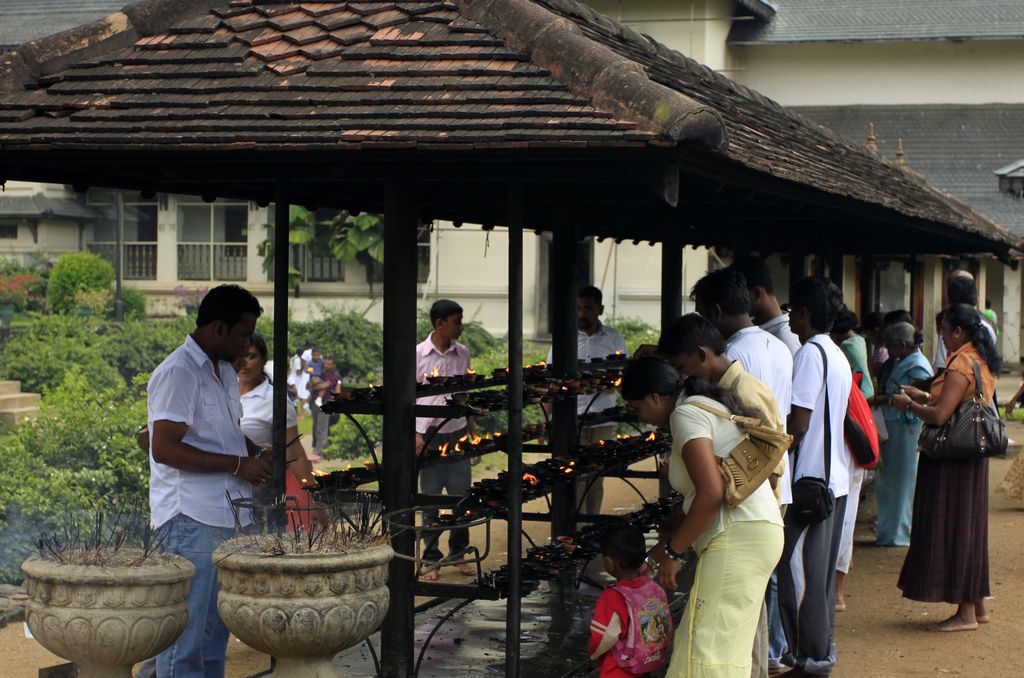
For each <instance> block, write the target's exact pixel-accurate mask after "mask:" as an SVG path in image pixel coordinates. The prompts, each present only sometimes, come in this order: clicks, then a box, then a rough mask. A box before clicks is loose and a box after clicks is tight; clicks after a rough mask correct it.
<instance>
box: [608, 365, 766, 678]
mask: <svg viewBox="0 0 1024 678" xmlns="http://www.w3.org/2000/svg"><path fill="white" fill-rule="evenodd" d="M622 397H623V398H624V399H625V400H626V401H627V402H628V403H629V405H630V407H631V408H632V409H633V410H634V411H635V412H636V413H637V415H638V416H639V418H640V420H641V421H645V422H647V423H650V424H654V425H656V426H659V427H670V428H671V431H672V456H671V458H670V460H669V482H670V483H671V485H672V487H673V489H675V490H676V491H677V492H679V493H680V494H681V495H682V496H683V512H682V515H681V516H680V518H679V519H677V520H674V521H672V522H673V523H674V524H672V525H671V526H670V527H669V528H668V529H667V530H666V532H665V533H663V535H662V540H661V541H660V542H659V543H658V545H657V546H655V547H654V548H653V549H652V550H651V553H650V555H651V557H652V558H654V559H655V560H656V561H657V562H658V564H659V573H658V579H659V581H660V582H661V584H662V585H663V586H665V587H666V588H668V589H675V588H676V575H677V573H678V567H679V559H680V558H681V557H682V554H683V553H684V552H685V551H686V550H687V549H689V548H690V547H691V546H692V547H693V548H694V549H695V550H696V552H697V555H698V560H697V570H696V575H695V579H694V583H693V588H692V589H691V591H690V600H689V603H688V604H687V607H686V612H685V613H684V615H683V619H682V621H681V623H680V624H679V629H678V630H677V632H676V638H675V646H674V650H673V654H672V661H671V664H670V665H669V669H668V673H667V674H666V675H667V676H668V678H683V677H687V678H689V677H698V676H708V677H710V676H715V677H716V678H747V677H748V676H749V675H750V664H751V655H750V648H751V646H752V645H753V641H754V632H755V630H756V628H757V621H758V616H759V615H760V612H761V603H762V601H763V600H764V592H765V588H766V587H767V585H768V578H769V577H770V576H771V573H772V570H774V569H775V565H776V564H777V563H778V560H779V557H780V556H781V555H782V545H783V535H782V515H781V513H780V512H779V505H778V503H777V502H776V501H775V495H774V494H773V493H772V488H771V485H770V484H769V483H767V482H765V483H764V485H762V486H761V487H760V488H758V489H757V490H756V491H755V492H754V493H753V494H752V495H750V496H749V497H748V498H747V499H746V500H745V501H744V502H743V503H742V504H740V505H739V506H735V507H730V506H729V505H728V504H726V503H725V501H724V495H725V486H724V483H723V480H722V476H721V475H720V473H719V470H718V459H719V458H722V457H726V456H728V455H729V453H730V451H732V449H733V448H734V447H735V446H736V444H737V443H738V442H740V441H741V440H742V439H743V435H744V434H743V432H742V431H741V430H740V429H739V427H738V426H737V425H736V424H734V423H732V422H731V421H729V420H728V418H722V417H718V416H716V415H715V414H713V413H711V412H708V411H706V410H704V409H701V407H700V406H703V407H708V408H712V409H714V410H717V411H719V412H721V413H723V414H726V415H729V414H742V415H746V416H755V417H758V418H760V415H759V414H758V413H754V412H747V411H746V410H745V408H743V407H742V406H741V405H740V404H739V401H738V400H737V398H736V397H735V395H734V394H733V393H732V392H731V391H727V390H724V389H722V388H719V387H717V386H713V385H711V384H709V383H708V382H707V381H704V380H702V379H698V378H688V377H682V378H680V376H679V374H678V373H677V372H676V371H675V370H674V369H673V368H672V367H671V366H670V365H668V364H667V363H664V362H662V361H661V360H659V359H657V358H644V359H641V360H638V361H636V362H635V363H633V364H632V365H630V366H629V367H628V368H627V369H626V371H625V373H624V374H623V377H622Z"/></svg>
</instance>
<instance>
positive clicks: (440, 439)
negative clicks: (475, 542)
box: [416, 299, 474, 581]
mask: <svg viewBox="0 0 1024 678" xmlns="http://www.w3.org/2000/svg"><path fill="white" fill-rule="evenodd" d="M430 323H431V325H432V326H433V328H434V329H433V331H432V332H431V333H430V335H429V336H427V338H426V339H424V340H423V342H422V343H420V344H419V345H417V346H416V376H417V378H418V379H419V381H420V382H421V383H426V382H427V377H430V376H442V377H451V376H457V375H462V374H465V373H466V372H467V371H468V370H469V349H468V348H466V347H465V346H463V345H462V344H460V343H459V342H458V341H457V339H458V338H459V337H460V336H461V335H462V307H461V306H459V305H458V304H457V303H455V302H454V301H451V300H449V299H439V300H437V301H435V302H434V305H433V306H431V307H430ZM444 401H445V396H443V395H438V396H428V397H425V398H420V399H418V400H417V401H416V403H417V404H418V405H444ZM472 430H473V424H472V421H471V420H468V419H465V418H461V419H452V420H450V421H448V422H447V423H445V420H444V419H437V418H433V419H432V418H426V417H419V418H417V419H416V454H422V452H423V450H424V442H426V447H427V448H429V449H431V450H436V449H439V448H441V447H442V446H444V445H447V446H448V449H450V448H453V447H455V444H456V443H457V442H458V441H459V438H461V437H462V436H464V435H466V434H467V432H472ZM472 479H473V474H472V470H471V464H470V461H469V459H458V460H451V459H449V460H445V461H443V462H441V463H439V464H435V465H432V466H427V467H424V468H423V469H421V470H420V491H421V492H422V493H423V494H434V495H439V494H441V493H442V492H443V491H445V490H447V493H448V494H449V495H453V496H462V495H464V494H465V493H466V490H468V489H469V486H470V483H471V482H472ZM436 517H437V514H436V512H435V513H433V514H432V515H431V514H429V513H428V514H426V515H425V516H424V518H425V519H426V520H433V519H435V518H436ZM438 541H439V540H438V538H437V537H436V536H434V537H433V538H429V537H428V538H427V540H426V547H425V549H424V551H423V557H424V558H425V559H427V560H430V561H434V562H437V561H440V560H441V559H442V558H443V557H444V556H443V555H442V553H441V550H440V548H438ZM467 546H469V530H468V529H458V530H450V531H449V537H448V557H449V558H450V557H452V556H453V555H456V556H457V555H458V554H459V553H460V552H461V551H462V550H463V549H465V548H466V547H467ZM459 572H461V573H462V574H464V575H469V574H473V572H474V570H473V567H472V566H471V565H469V564H468V563H463V564H461V565H459ZM422 578H423V579H425V580H430V581H433V580H435V579H437V571H436V570H434V571H432V572H427V573H424V575H423V577H422Z"/></svg>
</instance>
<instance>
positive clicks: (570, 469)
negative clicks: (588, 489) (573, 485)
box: [565, 467, 576, 475]
mask: <svg viewBox="0 0 1024 678" xmlns="http://www.w3.org/2000/svg"><path fill="white" fill-rule="evenodd" d="M575 470H576V469H574V468H571V467H570V468H567V469H565V473H566V475H568V474H570V473H572V472H573V471H575Z"/></svg>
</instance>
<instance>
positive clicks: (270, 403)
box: [241, 379, 298, 445]
mask: <svg viewBox="0 0 1024 678" xmlns="http://www.w3.org/2000/svg"><path fill="white" fill-rule="evenodd" d="M241 401H242V433H244V434H245V437H246V438H248V439H249V440H251V441H253V442H254V443H256V444H257V445H270V444H271V443H272V442H273V440H274V386H273V385H272V384H271V383H270V380H269V379H264V380H263V381H262V382H261V383H260V385H259V386H257V387H256V388H254V389H253V390H251V391H249V392H248V393H244V394H242V396H241ZM284 411H285V428H291V427H292V426H295V425H297V424H298V417H297V416H296V414H295V406H294V405H292V404H291V402H290V401H288V400H287V399H286V400H285V405H284ZM285 442H287V441H285Z"/></svg>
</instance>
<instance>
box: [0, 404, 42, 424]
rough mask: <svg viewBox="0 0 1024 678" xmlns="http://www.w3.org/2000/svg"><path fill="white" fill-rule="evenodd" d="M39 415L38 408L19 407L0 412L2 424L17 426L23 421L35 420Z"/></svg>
mask: <svg viewBox="0 0 1024 678" xmlns="http://www.w3.org/2000/svg"><path fill="white" fill-rule="evenodd" d="M38 415H39V408H38V407H19V408H15V409H12V410H4V411H2V412H0V423H4V424H7V425H8V426H16V425H17V424H18V422H19V421H21V420H23V419H35V418H36V417H37V416H38Z"/></svg>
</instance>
